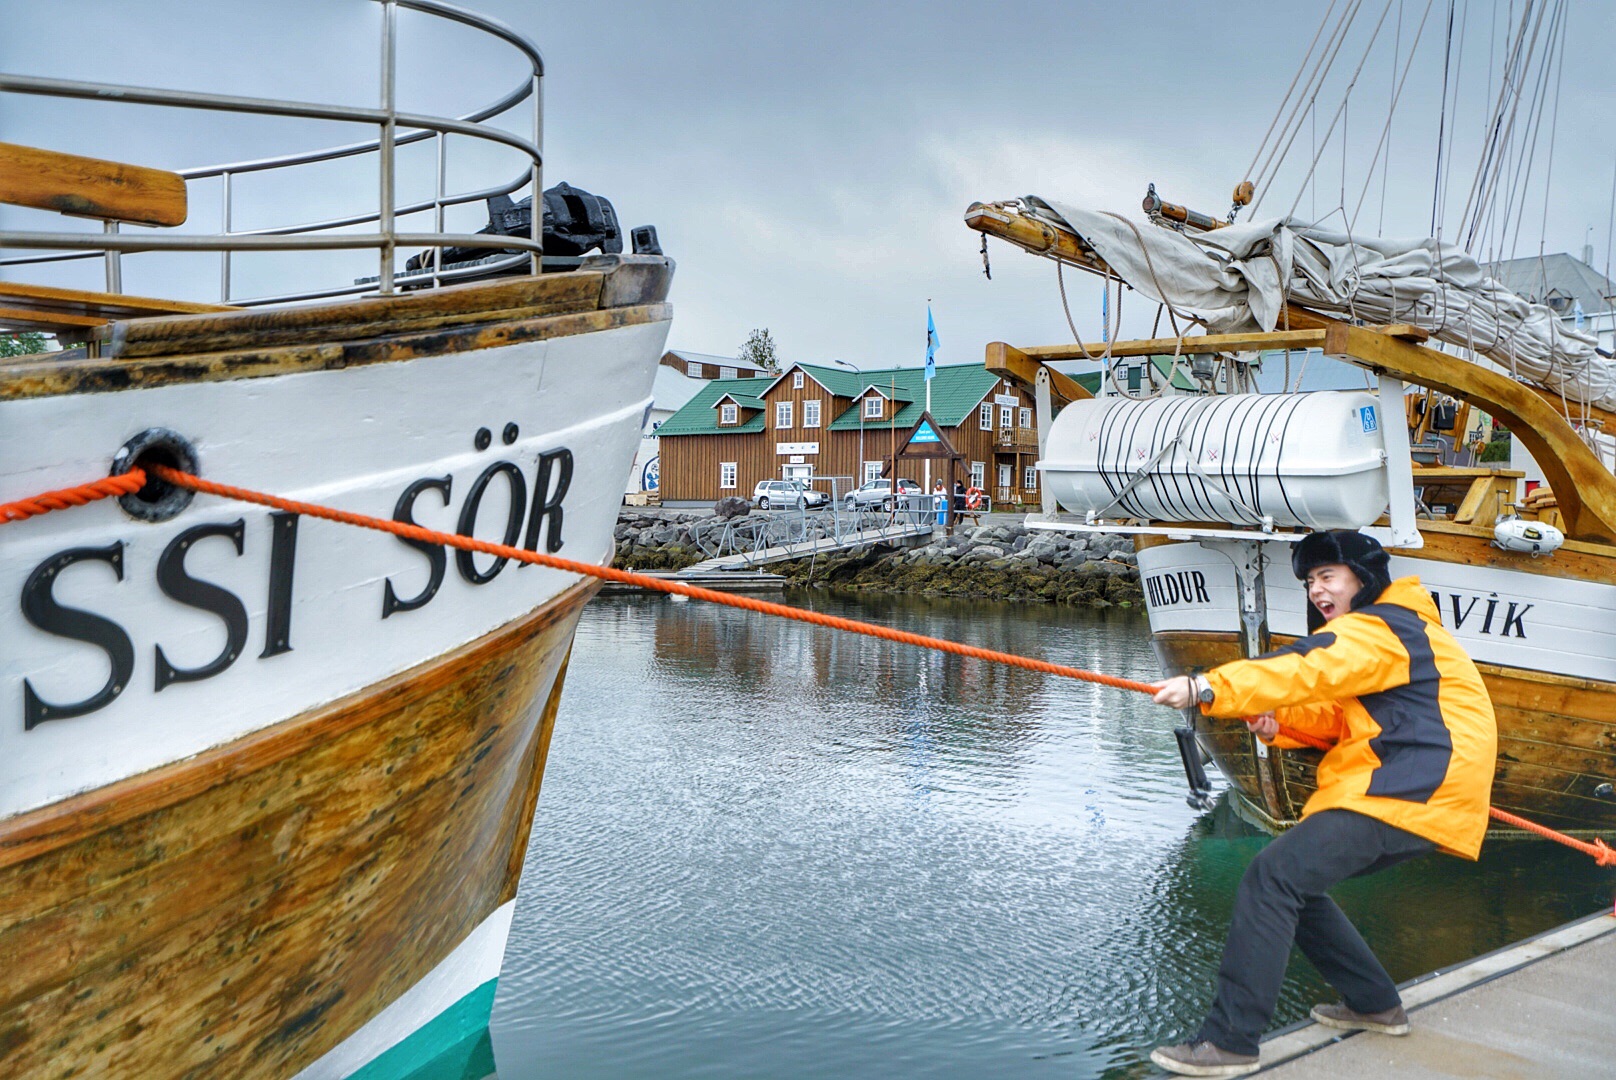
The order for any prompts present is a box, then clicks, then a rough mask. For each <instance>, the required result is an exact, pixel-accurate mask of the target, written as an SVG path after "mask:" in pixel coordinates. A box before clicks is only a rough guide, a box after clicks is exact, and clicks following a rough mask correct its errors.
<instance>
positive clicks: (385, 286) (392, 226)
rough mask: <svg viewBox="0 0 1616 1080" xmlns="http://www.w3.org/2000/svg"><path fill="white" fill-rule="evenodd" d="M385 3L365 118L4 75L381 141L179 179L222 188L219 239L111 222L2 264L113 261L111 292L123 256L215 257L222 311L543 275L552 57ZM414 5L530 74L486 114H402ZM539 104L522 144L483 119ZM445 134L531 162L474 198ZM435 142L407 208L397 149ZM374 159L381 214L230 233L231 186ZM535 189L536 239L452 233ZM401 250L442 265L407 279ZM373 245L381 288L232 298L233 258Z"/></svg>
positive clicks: (41, 235) (523, 42)
mask: <svg viewBox="0 0 1616 1080" xmlns="http://www.w3.org/2000/svg"><path fill="white" fill-rule="evenodd" d="M374 2H375V3H379V4H380V5H381V6H382V20H381V23H382V26H381V80H380V81H381V86H380V97H381V105H380V106H379V107H378V108H374V109H368V108H361V107H356V106H346V105H327V104H320V103H315V102H299V101H288V100H280V99H272V98H250V97H238V96H231V95H225V94H202V93H193V92H188V91H176V90H161V89H154V88H150V87H140V86H121V85H114V84H108V83H93V82H83V81H78V80H73V79H53V78H41V77H36V76H26V75H8V74H4V73H0V93H13V94H33V95H42V96H47V97H57V98H77V99H86V100H101V101H112V102H117V103H120V104H135V105H153V106H163V107H172V108H181V109H198V110H210V111H220V112H228V113H237V114H255V115H267V116H285V117H296V118H302V119H309V120H335V121H343V122H351V123H358V124H368V125H373V126H375V127H376V128H377V130H378V135H377V137H376V138H374V139H369V140H365V141H361V142H353V143H346V144H343V145H340V146H333V147H327V148H324V149H320V150H312V151H304V152H299V153H293V154H286V155H282V156H279V157H269V158H260V159H256V160H248V161H238V162H232V163H230V164H225V165H209V166H204V167H200V168H193V169H183V170H180V172H179V175H181V176H182V177H184V178H185V180H186V182H187V185H188V186H189V184H191V183H192V182H196V181H204V180H211V179H217V180H218V181H219V183H220V185H221V198H220V206H221V214H220V226H219V231H218V232H217V233H179V234H156V235H149V234H134V233H120V232H119V231H118V227H117V224H116V223H115V222H109V223H107V224H106V228H105V231H104V232H102V233H90V232H48V231H22V230H8V231H0V249H23V250H27V251H40V252H58V254H30V255H21V256H12V257H9V258H4V259H0V267H7V266H20V265H26V264H30V263H44V262H60V261H67V260H80V259H96V258H103V259H104V260H105V264H106V288H107V291H108V292H119V291H122V264H121V258H122V256H123V255H125V254H130V253H135V252H147V251H184V252H218V253H219V256H220V258H219V263H220V265H219V302H220V303H226V304H237V305H243V306H251V305H254V304H267V303H284V302H291V301H296V300H311V299H320V298H326V297H333V296H343V295H355V294H361V293H369V292H379V293H381V294H384V295H385V294H389V293H391V292H393V291H394V289H395V287H396V286H398V285H400V284H410V283H415V282H422V283H431V284H433V285H437V284H440V283H443V282H447V281H453V280H455V279H457V278H460V277H467V276H472V275H480V274H485V273H488V272H489V271H490V270H493V269H499V268H505V267H508V266H511V265H515V264H518V263H521V262H523V261H527V262H528V263H529V266H530V268H531V269H532V271H533V272H534V273H537V272H538V271H539V269H540V266H541V262H542V258H543V253H544V245H543V235H544V234H543V229H544V224H543V217H544V215H543V198H542V192H543V190H544V185H543V167H544V157H543V152H542V149H541V147H542V141H543V131H544V122H543V94H542V80H543V77H544V59H543V57H542V56H541V55H540V53H539V50H538V47H537V46H535V45H534V44H533V43H532V42H531V41H529V40H528V39H527V38H525V37H523V36H522V35H521V34H519V33H518V32H517V31H515V30H513V29H511V28H510V27H508V26H506V25H505V24H504V23H501V22H499V21H498V20H495V19H492V18H488V17H487V16H483V15H478V14H475V13H473V12H470V11H467V10H465V9H462V8H459V7H455V6H454V5H451V4H447V3H443V2H441V0H374ZM399 8H406V9H409V10H411V11H416V12H421V13H423V14H426V15H430V16H434V17H436V18H440V19H444V20H448V21H451V22H456V23H460V24H462V25H464V26H468V27H471V28H472V29H474V30H478V31H481V32H483V33H486V34H488V35H491V36H493V37H495V38H498V39H500V40H502V41H504V42H505V43H507V44H509V45H511V46H513V47H514V48H515V49H516V50H517V51H518V52H520V53H521V54H522V55H523V56H524V57H525V58H526V60H527V68H528V72H529V74H528V75H527V76H526V77H525V78H524V79H523V81H522V82H521V83H520V84H518V85H517V86H515V87H513V88H512V89H511V90H510V91H509V92H508V93H506V94H505V95H504V96H502V97H501V98H499V99H498V100H496V101H494V102H491V103H490V104H488V105H485V106H483V107H482V108H479V109H476V110H474V111H473V112H470V113H467V114H465V115H462V116H459V117H443V116H431V115H426V114H418V113H401V112H399V111H398V109H397V99H398V94H397V66H396V55H397V44H398V9H399ZM528 99H531V100H532V102H533V108H532V135H531V137H529V138H522V137H521V136H518V135H512V134H510V133H509V132H506V131H503V130H501V129H499V128H497V127H494V126H493V125H491V124H488V123H486V121H489V120H492V119H494V118H496V117H499V116H502V115H504V114H505V113H507V112H509V111H510V110H511V109H513V108H515V107H516V106H517V105H520V104H521V103H522V102H524V101H527V100H528ZM449 135H462V136H466V137H469V138H474V139H481V140H484V141H488V142H495V143H500V144H503V145H505V146H509V147H511V148H513V149H515V150H517V151H519V152H520V153H522V154H523V155H525V156H526V158H527V161H528V163H527V165H526V167H524V168H523V169H522V171H521V173H520V174H519V175H518V176H516V177H515V178H514V179H512V180H510V181H508V182H506V183H503V184H500V185H497V186H495V187H490V188H484V189H481V190H477V191H468V192H458V193H450V192H447V191H446V190H445V188H446V176H447V165H446V163H447V142H446V137H447V136H449ZM427 139H435V140H436V143H437V154H436V163H437V168H436V185H435V189H434V195H433V197H432V198H431V199H429V200H418V201H416V202H413V203H410V204H407V205H403V206H400V205H398V204H397V199H396V192H397V187H398V184H397V176H396V168H397V151H398V148H399V147H401V146H406V145H409V144H412V143H417V142H421V141H424V140H427ZM369 154H375V155H377V159H378V168H377V174H378V179H379V191H378V197H377V202H376V207H375V209H373V210H369V211H365V212H360V213H355V214H351V215H345V216H343V217H339V218H328V219H325V220H320V221H312V222H302V223H298V224H293V225H285V226H277V227H274V228H267V229H250V230H240V231H235V230H233V229H232V227H231V222H232V218H233V210H234V190H233V184H232V180H233V178H235V177H238V176H241V175H242V174H245V173H255V172H265V171H270V170H280V169H293V168H296V167H298V166H302V165H312V164H316V163H323V162H328V161H334V160H337V159H340V158H348V157H356V156H364V155H369ZM524 186H528V187H530V190H531V192H532V194H533V223H532V232H531V234H530V236H528V237H516V236H495V235H486V234H474V233H450V232H445V231H444V211H445V209H446V208H448V207H452V206H458V205H462V204H465V203H471V202H478V201H481V200H484V199H487V198H488V197H490V196H492V195H507V194H511V193H512V192H515V191H517V190H519V189H520V188H522V187H524ZM426 210H432V211H433V214H434V225H435V229H434V231H431V232H404V233H401V232H399V231H398V230H397V228H396V221H397V218H398V217H400V216H404V215H409V214H415V213H421V212H423V211H426ZM371 222H375V223H376V225H377V229H376V231H375V232H373V233H336V232H334V230H337V229H344V228H351V227H353V226H356V225H366V224H369V223H371ZM400 246H408V247H422V248H430V249H434V250H435V251H436V252H437V253H438V257H435V258H433V259H432V260H431V268H430V269H429V270H422V271H416V272H414V273H408V274H401V273H399V272H398V270H397V268H396V266H395V263H396V254H397V250H398V248H399V247H400ZM449 246H454V247H470V248H488V249H494V250H503V251H509V250H510V249H512V248H516V249H519V250H520V252H523V253H525V254H523V253H518V254H513V255H510V256H508V257H507V258H505V259H503V260H497V261H495V262H493V263H484V264H479V265H477V266H475V267H471V268H468V269H464V270H459V271H456V270H447V271H446V270H443V269H441V267H440V265H439V264H440V263H441V261H442V260H441V252H442V249H443V248H445V247H449ZM360 248H375V249H376V250H377V252H378V274H377V278H376V281H375V283H374V284H371V283H368V282H365V283H358V284H344V285H336V286H329V287H324V288H311V289H306V290H300V291H296V292H290V293H285V294H281V295H275V296H262V297H252V298H247V299H242V298H237V297H232V296H231V269H232V262H231V257H232V255H234V254H238V253H242V252H255V251H321V250H341V249H360Z"/></svg>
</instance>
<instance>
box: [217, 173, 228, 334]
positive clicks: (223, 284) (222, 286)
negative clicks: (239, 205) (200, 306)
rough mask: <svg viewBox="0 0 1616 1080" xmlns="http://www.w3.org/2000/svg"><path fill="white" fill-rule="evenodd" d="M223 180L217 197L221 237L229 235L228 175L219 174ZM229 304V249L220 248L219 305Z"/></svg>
mask: <svg viewBox="0 0 1616 1080" xmlns="http://www.w3.org/2000/svg"><path fill="white" fill-rule="evenodd" d="M221 177H222V179H223V180H224V189H223V190H222V191H221V192H220V195H219V233H220V235H222V236H229V235H230V174H229V173H228V172H226V173H222V174H221ZM229 302H230V249H229V248H221V249H220V251H219V303H221V304H228V303H229Z"/></svg>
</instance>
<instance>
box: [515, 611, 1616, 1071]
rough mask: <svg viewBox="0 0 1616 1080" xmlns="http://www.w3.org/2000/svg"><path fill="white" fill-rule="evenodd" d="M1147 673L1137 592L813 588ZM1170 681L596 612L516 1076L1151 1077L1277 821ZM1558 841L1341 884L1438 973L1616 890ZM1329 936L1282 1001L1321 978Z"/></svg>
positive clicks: (1188, 1011) (559, 750)
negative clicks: (1316, 960)
mask: <svg viewBox="0 0 1616 1080" xmlns="http://www.w3.org/2000/svg"><path fill="white" fill-rule="evenodd" d="M794 602H800V603H805V604H807V605H810V606H813V607H815V608H817V609H819V610H824V611H827V612H831V613H835V614H847V615H852V616H854V617H860V618H865V619H869V620H870V621H874V622H879V623H882V624H885V625H889V626H896V627H899V628H902V629H907V630H913V631H915V632H918V633H924V634H932V635H935V636H940V637H949V638H953V639H955V640H959V641H965V642H969V643H972V644H979V645H985V646H990V647H994V648H1000V649H1005V650H1008V651H1011V652H1018V653H1022V654H1025V655H1029V656H1037V657H1042V658H1046V659H1050V660H1055V661H1059V662H1064V663H1071V664H1075V665H1077V666H1080V667H1087V668H1095V669H1098V670H1103V671H1110V672H1114V673H1119V674H1131V675H1140V674H1145V675H1149V674H1151V673H1153V672H1154V671H1155V661H1154V658H1153V656H1152V653H1151V649H1150V646H1149V641H1148V637H1147V635H1146V632H1145V624H1144V621H1143V619H1142V618H1141V617H1139V616H1138V615H1136V614H1134V613H1130V612H1126V611H1108V612H1088V611H1078V610H1072V609H1064V608H1061V609H1057V608H1052V607H1039V606H1016V605H1010V604H981V603H965V602H941V601H938V602H929V601H927V602H923V601H916V600H908V599H901V598H870V599H857V600H854V599H845V598H826V597H818V596H816V597H813V598H811V599H802V598H797V599H796V600H795V601H794ZM1172 723H1173V719H1172V717H1171V716H1169V715H1168V714H1167V713H1166V712H1165V710H1158V709H1156V708H1154V707H1153V706H1151V705H1149V703H1148V702H1147V701H1145V700H1144V699H1143V698H1142V697H1139V696H1137V695H1132V694H1127V693H1124V692H1120V691H1115V690H1109V689H1105V688H1101V687H1096V686H1092V685H1090V684H1084V683H1075V682H1072V681H1070V680H1063V679H1056V678H1052V677H1047V676H1042V675H1038V674H1035V673H1032V672H1027V671H1022V670H1019V669H1012V668H1003V667H999V666H997V665H990V664H986V663H983V662H981V661H975V660H969V659H965V658H960V657H954V656H949V655H944V654H937V653H930V652H923V651H920V650H916V649H912V648H909V647H907V646H897V645H891V644H888V643H886V642H882V641H878V640H875V639H871V638H864V637H858V636H853V635H848V634H839V633H830V632H826V631H822V630H817V629H815V628H812V627H808V626H805V625H802V624H797V623H787V622H783V621H781V620H771V619H766V618H763V617H761V616H755V615H750V614H746V613H742V612H737V611H733V610H729V609H719V608H712V607H706V606H702V605H698V604H681V603H670V602H668V601H666V600H663V599H659V598H635V597H627V598H620V599H618V598H614V599H610V600H604V601H597V602H596V603H595V604H592V605H591V606H590V608H589V609H588V611H587V612H586V614H585V616H584V622H583V624H582V626H581V628H580V631H579V637H578V644H577V647H576V649H575V652H574V656H573V660H572V665H571V670H570V673H569V676H568V684H567V690H566V695H565V698H564V701H563V704H562V708H561V713H560V716H559V719H558V722H557V726H556V734H555V739H554V742H553V744H552V747H551V752H550V765H549V772H548V775H547V776H546V779H545V783H544V791H543V794H542V796H541V799H540V806H539V813H538V817H537V820H536V823H535V828H534V833H533V846H532V848H531V850H530V852H529V855H528V863H527V869H526V876H525V877H524V880H523V885H522V894H521V896H520V897H519V898H518V905H517V915H516V922H515V926H514V927H513V931H512V938H511V945H510V949H509V951H508V954H507V958H506V969H505V975H504V977H503V978H502V980H501V985H500V994H499V999H498V1002H497V1004H496V1007H495V1015H494V1023H493V1029H492V1036H493V1042H494V1050H495V1054H496V1057H497V1060H498V1065H499V1075H500V1076H501V1077H504V1078H506V1080H518V1078H528V1077H578V1076H610V1077H639V1076H646V1077H649V1076H658V1077H665V1076H692V1077H693V1076H702V1077H751V1076H793V1077H837V1078H838V1080H841V1078H847V1077H865V1076H868V1077H875V1076H882V1077H885V1076H891V1075H905V1076H914V1077H978V1076H1000V1075H1018V1076H1034V1077H1037V1076H1046V1075H1047V1076H1056V1075H1058V1076H1061V1077H1094V1076H1102V1075H1107V1076H1110V1075H1116V1076H1126V1075H1133V1074H1136V1073H1139V1072H1141V1071H1144V1070H1146V1069H1147V1068H1148V1067H1147V1066H1143V1065H1142V1064H1141V1063H1142V1062H1143V1060H1144V1056H1145V1054H1146V1053H1147V1052H1148V1050H1149V1048H1150V1047H1151V1046H1152V1045H1154V1044H1155V1043H1156V1042H1157V1041H1159V1040H1160V1039H1162V1038H1167V1037H1176V1036H1179V1035H1181V1034H1183V1033H1184V1032H1185V1030H1186V1029H1187V1028H1189V1027H1191V1026H1193V1024H1194V1023H1195V1022H1196V1021H1197V1020H1198V1018H1199V1015H1200V1012H1201V1011H1202V1009H1204V1007H1205V1005H1206V1002H1207V1000H1208V998H1209V995H1210V988H1211V985H1212V977H1213V973H1214V972H1215V970H1216V966H1217V962H1218V953H1219V950H1220V949H1221V946H1222V939H1223V933H1224V929H1225V928H1226V926H1227V920H1228V915H1229V907H1230V904H1231V902H1232V895H1233V891H1234V886H1235V883H1236V882H1237V881H1238V879H1239V875H1240V873H1241V872H1242V871H1243V869H1244V867H1245V865H1246V863H1247V862H1248V861H1249V860H1250V858H1251V857H1252V855H1254V854H1255V852H1256V851H1257V850H1258V849H1259V848H1260V847H1261V845H1262V843H1263V838H1262V837H1261V836H1260V835H1258V834H1257V833H1255V832H1253V831H1252V830H1250V829H1248V828H1247V827H1246V826H1244V825H1242V824H1241V823H1240V822H1238V821H1237V820H1235V819H1234V818H1233V816H1232V815H1231V814H1229V813H1228V812H1227V809H1226V807H1225V808H1220V810H1218V811H1215V812H1213V813H1211V814H1207V815H1196V814H1195V813H1194V812H1193V811H1191V810H1189V809H1188V808H1187V807H1186V806H1185V805H1184V802H1183V798H1182V788H1183V778H1182V774H1181V770H1180V767H1179V763H1178V756H1177V750H1176V747H1175V745H1174V742H1173V739H1172V736H1171V726H1172ZM1589 863H1590V861H1589V860H1587V859H1585V858H1582V857H1580V856H1577V855H1575V854H1574V853H1569V852H1567V853H1565V854H1564V855H1562V854H1561V853H1560V850H1559V849H1555V848H1552V847H1551V846H1550V845H1537V844H1531V845H1528V844H1514V845H1495V846H1493V847H1490V848H1489V850H1488V852H1487V855H1486V857H1485V858H1484V860H1483V862H1482V864H1481V865H1479V866H1472V865H1469V864H1463V863H1460V862H1459V861H1458V860H1455V859H1440V860H1437V859H1428V860H1424V861H1422V862H1419V863H1416V864H1412V865H1408V866H1404V867H1399V868H1397V869H1395V870H1393V871H1390V872H1388V873H1385V874H1381V875H1378V876H1376V877H1374V878H1371V879H1367V880H1365V881H1358V882H1351V883H1349V884H1348V885H1346V886H1343V888H1342V889H1341V890H1339V892H1338V894H1337V895H1338V898H1339V899H1340V900H1341V902H1342V905H1343V906H1344V907H1345V908H1346V909H1347V910H1348V912H1349V914H1351V915H1352V916H1353V918H1354V919H1355V920H1356V921H1357V922H1358V923H1359V925H1360V926H1361V927H1362V928H1363V930H1364V933H1365V936H1366V937H1368V939H1369V940H1370V942H1371V943H1372V944H1374V945H1375V946H1376V948H1377V949H1378V950H1379V951H1380V952H1381V955H1382V957H1383V959H1384V960H1385V961H1386V963H1387V966H1388V968H1389V969H1390V970H1391V971H1392V974H1393V975H1394V976H1395V977H1397V978H1399V979H1402V978H1407V977H1410V976H1413V975H1415V974H1418V973H1421V972H1424V971H1427V970H1431V969H1432V968H1435V967H1438V966H1442V965H1447V964H1451V963H1454V962H1456V961H1458V960H1460V959H1463V958H1465V957H1468V956H1472V955H1475V954H1477V953H1479V952H1483V951H1487V950H1488V949H1491V948H1494V947H1497V946H1498V945H1501V944H1504V943H1505V942H1508V941H1511V940H1516V939H1519V938H1521V937H1524V936H1528V935H1530V934H1532V933H1535V932H1537V931H1539V930H1543V929H1546V928H1548V927H1550V926H1553V925H1557V924H1558V923H1561V922H1564V921H1566V920H1567V919H1570V918H1572V917H1575V916H1576V915H1579V914H1582V913H1586V912H1587V911H1589V910H1593V909H1594V908H1596V907H1598V906H1600V905H1602V904H1604V903H1608V901H1609V889H1610V887H1611V884H1612V878H1611V875H1609V874H1608V872H1600V871H1598V870H1597V869H1596V868H1593V867H1592V866H1591V865H1584V864H1589ZM1324 992H1325V991H1324V990H1323V988H1322V987H1321V986H1320V984H1319V983H1318V981H1317V978H1316V976H1314V975H1313V974H1312V972H1311V969H1308V968H1306V965H1305V964H1303V963H1302V962H1300V961H1298V962H1297V963H1296V964H1295V965H1294V967H1293V970H1292V973H1291V979H1290V981H1289V982H1288V983H1287V984H1286V989H1285V996H1284V999H1283V1001H1282V1003H1281V1017H1280V1019H1281V1020H1287V1019H1294V1018H1298V1017H1300V1016H1302V1015H1303V1014H1305V1012H1306V1008H1307V1007H1308V1005H1310V1004H1311V1003H1312V1002H1313V1001H1314V1000H1317V999H1319V996H1320V995H1322V994H1324Z"/></svg>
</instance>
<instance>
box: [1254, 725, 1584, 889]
mask: <svg viewBox="0 0 1616 1080" xmlns="http://www.w3.org/2000/svg"><path fill="white" fill-rule="evenodd" d="M1279 733H1280V734H1281V735H1283V736H1285V737H1286V738H1287V739H1294V740H1296V741H1297V742H1299V743H1303V744H1305V745H1307V746H1311V747H1314V748H1315V749H1318V750H1329V749H1330V748H1331V747H1332V746H1334V745H1335V744H1334V743H1329V742H1325V741H1324V740H1323V739H1317V738H1314V737H1313V736H1312V735H1308V734H1305V733H1303V732H1300V731H1297V730H1296V729H1295V728H1288V727H1286V726H1285V725H1284V724H1281V725H1279ZM1487 813H1489V814H1491V815H1492V816H1493V818H1494V819H1496V820H1498V821H1502V822H1503V823H1504V824H1506V825H1513V826H1515V827H1516V828H1517V829H1525V830H1526V831H1527V832H1531V833H1536V834H1537V835H1539V836H1541V837H1544V838H1545V839H1548V840H1553V841H1555V842H1556V843H1560V844H1564V845H1565V846H1566V847H1569V848H1575V849H1577V850H1578V851H1580V852H1582V853H1583V854H1584V855H1591V856H1592V857H1593V859H1594V861H1596V862H1597V863H1599V865H1600V866H1616V849H1612V848H1611V847H1610V846H1609V845H1608V844H1606V843H1605V842H1604V841H1603V840H1601V839H1599V838H1598V837H1597V836H1596V837H1594V840H1593V843H1587V842H1585V841H1582V840H1578V839H1577V838H1576V837H1574V836H1567V835H1566V834H1565V833H1562V832H1555V831H1554V830H1553V829H1551V828H1549V827H1548V826H1546V825H1539V824H1538V823H1537V822H1535V821H1527V820H1526V819H1525V818H1523V817H1517V816H1516V815H1514V814H1511V813H1510V812H1508V811H1507V810H1500V809H1498V807H1496V806H1489V807H1488V808H1487Z"/></svg>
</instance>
